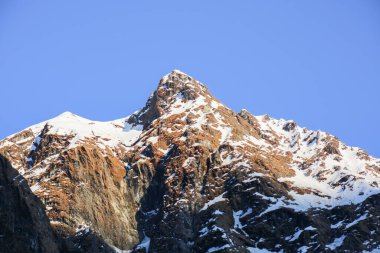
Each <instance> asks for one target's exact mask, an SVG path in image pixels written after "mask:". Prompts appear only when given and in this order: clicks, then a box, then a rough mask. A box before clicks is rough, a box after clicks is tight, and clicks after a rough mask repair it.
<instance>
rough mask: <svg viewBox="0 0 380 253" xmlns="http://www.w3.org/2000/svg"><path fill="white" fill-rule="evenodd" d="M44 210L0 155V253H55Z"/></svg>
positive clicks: (55, 242) (21, 178)
mask: <svg viewBox="0 0 380 253" xmlns="http://www.w3.org/2000/svg"><path fill="white" fill-rule="evenodd" d="M44 209H45V208H44V206H43V204H42V203H41V201H40V200H39V199H38V198H37V197H36V196H35V195H34V194H33V193H32V191H31V190H30V188H29V186H28V184H27V182H26V181H25V179H24V178H23V177H22V176H21V175H20V174H19V173H18V172H17V170H15V169H13V168H12V166H11V165H10V163H9V162H8V161H7V159H6V158H4V157H3V156H1V155H0V224H1V225H0V245H1V247H0V252H4V253H12V252H15V253H19V252H25V253H29V252H30V253H37V252H44V253H45V252H46V253H54V252H58V249H59V248H58V243H57V239H56V237H55V235H54V233H53V230H52V229H51V227H50V223H49V220H48V218H47V216H46V214H45V210H44Z"/></svg>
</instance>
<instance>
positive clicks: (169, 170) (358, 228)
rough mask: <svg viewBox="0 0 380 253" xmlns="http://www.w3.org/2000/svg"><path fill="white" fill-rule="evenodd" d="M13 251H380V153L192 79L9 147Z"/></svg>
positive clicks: (170, 82)
mask: <svg viewBox="0 0 380 253" xmlns="http://www.w3.org/2000/svg"><path fill="white" fill-rule="evenodd" d="M0 155H1V157H0V162H1V163H0V165H1V170H0V224H1V226H0V252H26V253H28V252H33V253H37V252H52V253H53V252H73V253H74V252H75V253H82V252H83V253H84V252H94V253H97V252H107V253H108V252H130V253H137V252H139V253H140V252H141V253H142V252H144V253H145V252H158V253H164V252H165V253H166V252H173V253H176V252H178V253H190V252H199V253H211V252H220V253H222V252H243V253H250V252H258V253H260V252H284V253H285V252H286V253H287V252H290V253H292V252H300V253H307V252H380V160H379V159H377V158H374V157H372V156H370V155H368V154H367V153H366V152H365V151H364V150H362V149H360V148H356V147H349V146H347V145H345V144H344V143H343V142H341V141H340V140H339V139H338V138H337V137H335V136H332V135H330V134H328V133H326V132H323V131H313V130H309V129H306V128H304V127H301V126H298V125H297V123H296V122H294V121H291V120H283V119H280V120H278V119H273V118H271V117H269V116H268V115H264V116H254V115H252V114H251V113H250V112H248V111H247V110H245V109H243V110H241V111H240V112H234V111H233V110H231V109H230V108H228V107H227V106H225V105H224V104H223V103H222V102H220V101H219V100H218V99H217V98H215V97H214V96H213V95H212V94H211V93H210V91H209V90H208V88H207V87H206V86H205V85H204V84H202V83H201V82H199V81H197V80H195V79H194V78H192V77H191V76H189V75H187V74H185V73H183V72H181V71H179V70H174V71H172V72H171V73H169V74H168V75H166V76H164V77H163V78H162V79H161V80H160V82H159V85H158V87H157V89H156V90H155V91H154V92H153V93H152V95H151V96H150V97H149V98H148V100H147V102H146V104H145V106H144V107H143V108H142V109H140V110H138V111H136V112H135V113H133V114H132V115H129V116H127V117H125V118H121V119H117V120H114V121H108V122H99V121H92V120H88V119H85V118H82V117H80V116H78V115H75V114H73V113H70V112H65V113H63V114H61V115H59V116H57V117H55V118H53V119H50V120H47V121H45V122H42V123H39V124H36V125H34V126H31V127H28V128H26V129H25V130H23V131H21V132H19V133H16V134H14V135H11V136H9V137H7V138H5V139H3V140H1V141H0Z"/></svg>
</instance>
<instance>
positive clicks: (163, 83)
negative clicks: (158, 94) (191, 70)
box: [157, 69, 208, 95]
mask: <svg viewBox="0 0 380 253" xmlns="http://www.w3.org/2000/svg"><path fill="white" fill-rule="evenodd" d="M160 89H164V90H168V89H170V90H171V91H170V92H169V93H166V95H173V92H175V93H178V92H182V91H186V90H187V91H188V90H194V91H197V92H208V90H207V87H206V86H205V85H204V84H202V83H201V82H199V81H197V80H196V79H194V78H193V77H191V76H190V75H188V74H186V73H184V72H182V71H180V70H177V69H174V70H173V71H172V72H170V73H169V74H167V75H165V76H164V77H162V78H161V80H160V83H159V85H158V88H157V91H159V90H160Z"/></svg>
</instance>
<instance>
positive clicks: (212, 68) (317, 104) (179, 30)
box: [0, 0, 380, 157]
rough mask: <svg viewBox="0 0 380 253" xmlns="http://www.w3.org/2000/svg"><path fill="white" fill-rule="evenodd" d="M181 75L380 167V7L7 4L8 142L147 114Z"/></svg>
mask: <svg viewBox="0 0 380 253" xmlns="http://www.w3.org/2000/svg"><path fill="white" fill-rule="evenodd" d="M174 68H176V69H180V70H182V71H184V72H186V73H188V74H190V75H192V76H194V77H195V78H197V79H199V80H200V81H202V82H203V83H205V84H206V85H207V86H208V87H209V89H210V90H211V91H212V93H213V94H214V95H215V96H216V97H218V98H219V99H220V100H221V101H223V102H224V103H225V104H226V105H228V106H229V107H231V108H232V109H234V110H235V111H239V110H240V109H241V108H247V109H248V110H249V111H251V112H252V113H254V114H256V115H258V114H269V115H270V116H272V117H275V118H285V119H294V120H295V121H297V122H298V123H299V125H301V126H306V127H308V128H310V129H322V130H325V131H328V132H330V133H332V134H334V135H336V136H338V137H339V138H340V139H341V140H343V141H344V142H346V143H347V144H349V145H352V146H360V147H362V148H364V149H365V150H367V151H369V153H370V154H372V155H375V156H378V157H380V132H379V128H380V111H379V109H380V1H378V0H372V1H371V0H365V1H364V0H356V1H352V0H340V1H338V0H335V1H334V0H319V1H303V0H298V1H294V0H293V1H282V0H278V1H274V0H271V1H267V0H265V1H264V0H261V1H254V0H246V1H243V0H242V1H232V0H230V1H223V0H207V1H204V0H202V1H201V0H193V1H174V0H173V1H165V0H161V1H153V0H152V1H126V0H112V1H104V0H102V1H96V0H81V1H67V0H65V1H63V0H61V1H58V0H57V1H40V0H33V1H30V0H1V1H0V95H1V96H0V106H1V109H0V138H3V137H5V136H7V135H9V134H11V133H14V132H17V131H19V130H22V129H23V128H25V127H27V126H29V125H32V124H35V123H38V122H41V121H43V120H46V119H49V118H52V117H54V116H56V115H57V114H60V113H61V112H64V111H72V112H74V113H76V114H78V115H81V116H83V117H86V118H90V119H93V120H112V119H116V118H120V117H124V116H127V115H129V114H130V113H132V112H133V111H135V110H136V109H138V108H140V107H142V106H143V105H144V103H145V101H146V98H147V97H148V96H149V95H150V93H151V92H152V91H153V90H154V89H155V88H156V86H157V83H158V81H159V79H160V77H161V76H163V75H164V74H166V73H167V72H170V71H171V70H172V69H174Z"/></svg>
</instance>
